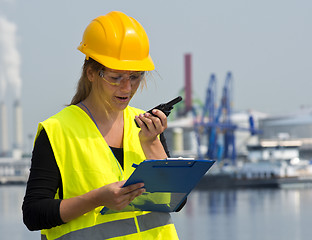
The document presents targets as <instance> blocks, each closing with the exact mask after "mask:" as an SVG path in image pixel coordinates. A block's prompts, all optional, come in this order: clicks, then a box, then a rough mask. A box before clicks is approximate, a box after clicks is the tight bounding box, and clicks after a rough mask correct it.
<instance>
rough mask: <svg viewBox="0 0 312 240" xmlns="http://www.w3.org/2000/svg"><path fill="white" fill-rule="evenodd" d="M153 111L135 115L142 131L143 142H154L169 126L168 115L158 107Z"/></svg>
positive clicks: (140, 134) (141, 138)
mask: <svg viewBox="0 0 312 240" xmlns="http://www.w3.org/2000/svg"><path fill="white" fill-rule="evenodd" d="M152 113H153V114H154V115H155V116H153V115H152V114H150V113H144V114H140V115H139V116H135V119H136V121H137V123H138V124H139V126H140V127H141V131H140V133H139V137H140V141H141V142H150V143H151V142H153V141H155V140H156V138H157V136H158V135H159V134H161V133H162V132H163V131H164V130H165V129H166V128H167V116H166V115H165V114H164V113H163V112H162V111H160V110H158V109H153V111H152Z"/></svg>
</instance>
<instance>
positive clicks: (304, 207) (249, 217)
mask: <svg viewBox="0 0 312 240" xmlns="http://www.w3.org/2000/svg"><path fill="white" fill-rule="evenodd" d="M24 191H25V186H0V239H1V240H6V239H10V240H11V239H12V240H20V239H21V240H34V239H38V240H39V239H40V233H39V232H29V231H28V230H27V229H26V227H25V226H24V225H23V223H22V214H21V204H22V200H23V197H24ZM311 216H312V189H259V190H255V189H253V190H218V191H207V192H204V191H203V192H200V191H194V192H192V193H191V195H190V196H189V198H188V202H187V205H186V206H185V207H184V208H183V210H182V211H181V212H179V213H174V214H172V217H173V219H174V222H175V225H176V228H177V231H178V234H179V236H180V239H181V240H193V239H208V240H210V239H212V240H251V239H253V240H258V239H259V240H280V239H283V240H305V239H311V230H310V229H311Z"/></svg>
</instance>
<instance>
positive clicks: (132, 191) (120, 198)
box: [95, 180, 145, 211]
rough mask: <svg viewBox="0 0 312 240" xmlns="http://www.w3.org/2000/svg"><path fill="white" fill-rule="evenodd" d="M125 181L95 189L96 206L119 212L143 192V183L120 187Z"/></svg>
mask: <svg viewBox="0 0 312 240" xmlns="http://www.w3.org/2000/svg"><path fill="white" fill-rule="evenodd" d="M125 182H126V181H125V180H124V181H121V182H115V183H111V184H108V185H105V186H103V187H101V188H98V189H96V190H95V191H97V195H98V196H97V198H96V199H97V200H96V204H97V205H99V206H103V205H104V206H105V207H108V208H110V209H112V210H116V211H120V210H122V209H123V208H125V207H126V206H128V205H129V204H130V203H131V202H132V201H133V200H134V199H135V198H136V197H138V196H140V195H141V194H142V193H143V192H145V188H143V187H144V183H136V184H132V185H129V186H127V187H122V186H123V185H124V184H125Z"/></svg>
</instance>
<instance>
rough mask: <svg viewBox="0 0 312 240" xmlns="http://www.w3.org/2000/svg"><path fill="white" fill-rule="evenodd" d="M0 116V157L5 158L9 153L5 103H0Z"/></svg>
mask: <svg viewBox="0 0 312 240" xmlns="http://www.w3.org/2000/svg"><path fill="white" fill-rule="evenodd" d="M0 116H1V151H0V156H7V154H8V152H9V144H8V142H9V135H8V120H7V110H6V106H5V103H4V102H3V101H1V102H0Z"/></svg>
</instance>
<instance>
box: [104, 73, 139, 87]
mask: <svg viewBox="0 0 312 240" xmlns="http://www.w3.org/2000/svg"><path fill="white" fill-rule="evenodd" d="M144 74H145V72H131V73H130V74H129V73H118V72H111V71H104V70H101V71H100V72H99V76H100V77H101V78H103V79H104V80H105V81H106V82H107V83H109V84H111V85H114V86H118V85H120V84H121V82H122V81H123V80H127V79H129V80H130V82H131V84H135V83H138V82H140V81H141V80H142V78H143V76H144Z"/></svg>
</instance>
